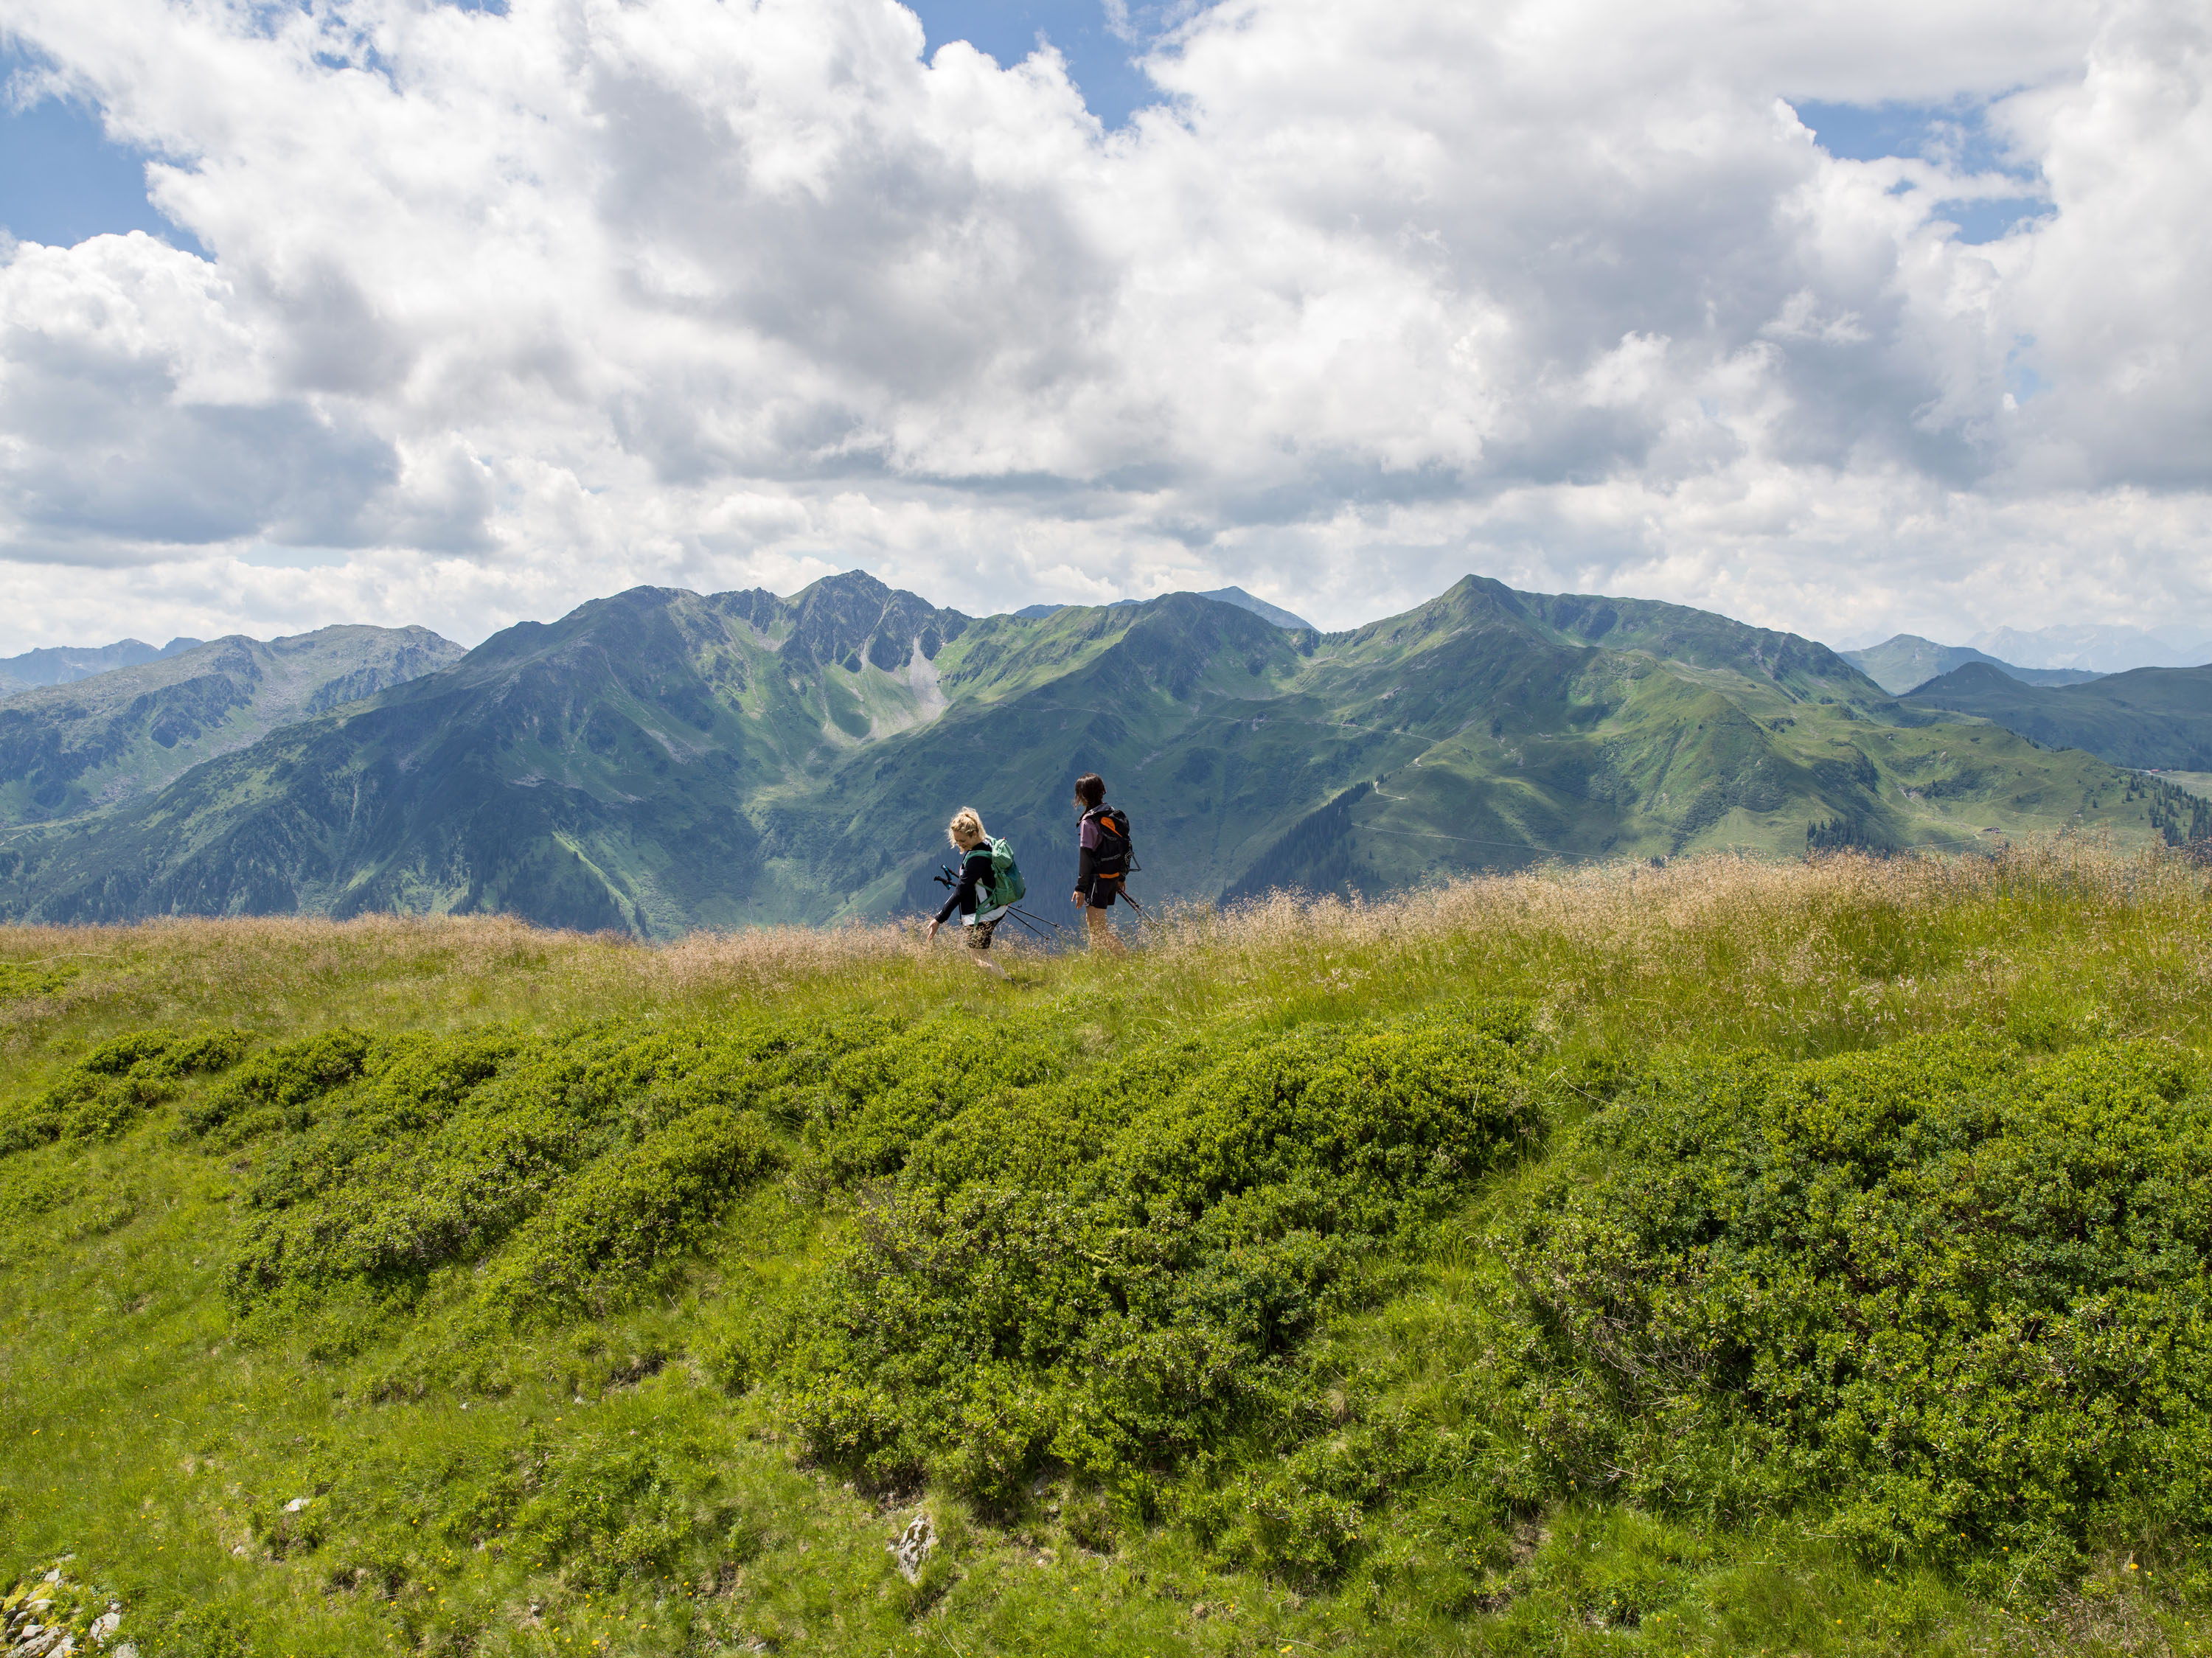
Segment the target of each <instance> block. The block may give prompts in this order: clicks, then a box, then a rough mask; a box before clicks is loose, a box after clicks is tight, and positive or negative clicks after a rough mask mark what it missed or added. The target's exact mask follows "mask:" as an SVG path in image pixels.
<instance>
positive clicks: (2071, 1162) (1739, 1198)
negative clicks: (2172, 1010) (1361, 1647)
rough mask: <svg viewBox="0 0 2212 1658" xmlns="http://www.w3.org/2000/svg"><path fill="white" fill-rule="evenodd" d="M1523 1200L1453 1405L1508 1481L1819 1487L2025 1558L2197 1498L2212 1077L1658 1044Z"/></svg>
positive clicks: (2201, 1487) (2208, 1423)
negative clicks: (1491, 1435) (1726, 1052)
mask: <svg viewBox="0 0 2212 1658" xmlns="http://www.w3.org/2000/svg"><path fill="white" fill-rule="evenodd" d="M1516 1195H1517V1196H1518V1197H1519V1198H1520V1199H1521V1200H1520V1201H1519V1202H1517V1203H1516V1205H1515V1206H1514V1208H1513V1212H1512V1215H1511V1218H1510V1219H1509V1220H1507V1221H1506V1222H1504V1224H1501V1225H1500V1226H1499V1227H1498V1229H1497V1230H1496V1232H1495V1235H1494V1237H1493V1240H1492V1242H1493V1243H1494V1246H1495V1248H1497V1250H1498V1253H1499V1256H1500V1258H1501V1259H1502V1260H1503V1261H1504V1266H1505V1271H1506V1275H1507V1280H1508V1282H1509V1283H1510V1286H1512V1287H1511V1288H1510V1290H1509V1291H1507V1294H1508V1296H1509V1297H1510V1299H1511V1302H1512V1303H1513V1307H1514V1319H1513V1321H1512V1323H1511V1327H1510V1329H1507V1330H1504V1331H1501V1332H1499V1333H1498V1334H1497V1339H1498V1351H1499V1354H1500V1362H1499V1363H1497V1364H1495V1365H1493V1366H1491V1367H1489V1368H1487V1369H1486V1370H1483V1371H1482V1372H1481V1373H1480V1375H1470V1376H1469V1377H1468V1388H1469V1392H1470V1398H1469V1400H1468V1406H1469V1408H1470V1411H1471V1413H1472V1414H1474V1416H1476V1417H1478V1418H1483V1419H1485V1420H1486V1421H1488V1422H1489V1423H1490V1424H1492V1428H1493V1430H1495V1431H1496V1434H1497V1436H1496V1438H1495V1439H1494V1441H1493V1442H1492V1447H1491V1451H1490V1453H1489V1454H1488V1460H1487V1461H1486V1463H1485V1467H1486V1470H1487V1471H1489V1472H1491V1473H1495V1474H1496V1475H1498V1477H1499V1479H1500V1481H1501V1483H1503V1484H1505V1485H1510V1486H1511V1487H1513V1488H1514V1490H1515V1491H1516V1495H1517V1496H1519V1497H1522V1498H1523V1499H1524V1500H1525V1499H1528V1498H1531V1497H1537V1496H1539V1495H1541V1494H1548V1493H1565V1492H1568V1491H1583V1492H1607V1493H1613V1494H1616V1495H1618V1496H1620V1497H1626V1498H1631V1499H1633V1500H1634V1501H1635V1502H1636V1503H1639V1504H1641V1505H1644V1506H1645V1507H1647V1508H1650V1509H1655V1510H1660V1511H1665V1510H1674V1511H1690V1512H1694V1513H1699V1514H1702V1515H1708V1516H1717V1517H1722V1518H1725V1519H1727V1520H1729V1521H1735V1522H1742V1521H1748V1520H1751V1519H1753V1518H1754V1517H1756V1516H1757V1515H1760V1514H1763V1513H1765V1514H1771V1513H1778V1512H1783V1511H1786V1510H1790V1509H1799V1508H1802V1507H1803V1506H1805V1505H1808V1504H1811V1505H1814V1507H1816V1508H1817V1509H1820V1511H1821V1512H1822V1513H1824V1514H1825V1515H1826V1519H1825V1521H1824V1522H1823V1523H1824V1525H1825V1526H1826V1528H1827V1529H1828V1531H1829V1533H1830V1534H1832V1535H1833V1536H1834V1537H1835V1538H1836V1539H1837V1540H1838V1541H1839V1542H1842V1543H1844V1544H1845V1545H1847V1546H1850V1547H1851V1548H1854V1549H1856V1550H1857V1551H1858V1552H1860V1553H1861V1554H1863V1555H1864V1556H1866V1557H1869V1558H1885V1559H1887V1558H1911V1559H1919V1560H1924V1561H1930V1562H1935V1563H1938V1564H1948V1565H1951V1566H1956V1567H1965V1568H1967V1569H1969V1570H1971V1571H1973V1572H1976V1573H1989V1574H1997V1573H2002V1574H2004V1575H2008V1576H2014V1577H2018V1576H2021V1575H2023V1574H2025V1575H2026V1576H2027V1577H2029V1578H2032V1579H2037V1580H2039V1581H2042V1582H2046V1583H2049V1582H2057V1581H2058V1580H2059V1578H2061V1577H2062V1576H2063V1575H2064V1574H2066V1573H2068V1572H2069V1571H2072V1570H2075V1569H2077V1567H2078V1565H2079V1563H2080V1561H2081V1553H2082V1551H2083V1550H2084V1549H2086V1548H2087V1547H2089V1546H2092V1545H2093V1544H2094V1543H2095V1542H2097V1541H2099V1540H2102V1539H2105V1538H2107V1537H2109V1536H2112V1535H2116V1534H2121V1533H2124V1534H2125V1535H2127V1536H2128V1537H2130V1539H2131V1540H2148V1539H2151V1538H2162V1539H2164V1540H2166V1544H2167V1546H2175V1547H2179V1546H2194V1544H2195V1542H2196V1541H2197V1540H2201V1539H2202V1538H2203V1536H2204V1535H2205V1534H2206V1528H2207V1527H2208V1524H2212V1521H2208V1519H2207V1515H2208V1508H2207V1499H2208V1497H2212V1319H2208V1315H2212V1098H2208V1097H2207V1096H2206V1095H2205V1093H2204V1091H2203V1078H2201V1077H2199V1076H2198V1075H2197V1073H2196V1072H2195V1071H2194V1069H2193V1067H2192V1066H2191V1064H2190V1063H2189V1062H2187V1061H2186V1060H2185V1058H2184V1057H2183V1056H2182V1055H2181V1054H2179V1051H2178V1050H2176V1049H2174V1048H2170V1047H2167V1046H2165V1045H2161V1044H2154V1043H2148V1042H2108V1043H2100V1044H2096V1045H2093V1046H2087V1047H2081V1048H2073V1049H2070V1050H2068V1051H2066V1052H2063V1053H2061V1054H2057V1055H2055V1056H2052V1057H2048V1058H2038V1057H2033V1056H2031V1055H2029V1054H2026V1053H2024V1052H2023V1051H2022V1050H2021V1048H2018V1047H2016V1046H2015V1045H2013V1044H2011V1043H2009V1042H2002V1041H1998V1040H1996V1039H1992V1038H1988V1037H1980V1036H1969V1035H1949V1036H1941V1037H1925V1038H1915V1039H1911V1040H1908V1041H1905V1042H1899V1043H1897V1044H1895V1045H1893V1046H1892V1047H1889V1048H1882V1049H1878V1050H1875V1051H1873V1052H1869V1053H1862V1054H1847V1055H1844V1056H1841V1057H1838V1058H1836V1059H1832V1060H1820V1061H1817V1062H1812V1063H1803V1064H1796V1065H1785V1064H1781V1063H1778V1062H1777V1061H1775V1060H1772V1059H1770V1058H1767V1057H1765V1056H1763V1055H1760V1054H1744V1055H1738V1056H1734V1057H1729V1058H1711V1057H1696V1058H1683V1059H1677V1060H1670V1061H1668V1062H1667V1063H1664V1064H1662V1065H1660V1066H1656V1067H1655V1068H1654V1069H1653V1070H1652V1071H1651V1072H1650V1074H1649V1075H1648V1076H1647V1077H1646V1078H1644V1080H1643V1082H1642V1083H1641V1084H1639V1085H1638V1086H1636V1087H1634V1088H1632V1090H1629V1091H1628V1092H1626V1093H1625V1094H1624V1095H1623V1096H1621V1097H1620V1099H1619V1100H1618V1101H1617V1102H1615V1103H1614V1104H1613V1106H1612V1107H1610V1108H1608V1109H1607V1110H1605V1111H1603V1112H1601V1113H1599V1114H1596V1115H1595V1116H1594V1117H1592V1118H1591V1119H1590V1120H1589V1121H1587V1122H1585V1123H1583V1125H1581V1126H1580V1127H1578V1128H1577V1129H1576V1130H1574V1131H1573V1132H1572V1133H1570V1134H1569V1135H1568V1136H1566V1137H1565V1139H1564V1141H1563V1143H1562V1144H1561V1145H1560V1146H1559V1149H1558V1151H1557V1152H1556V1153H1555V1155H1554V1156H1553V1158H1552V1159H1551V1160H1550V1161H1549V1162H1548V1163H1547V1165H1546V1166H1545V1167H1544V1168H1542V1169H1541V1170H1539V1171H1538V1172H1536V1173H1535V1174H1534V1175H1531V1176H1530V1177H1529V1178H1528V1181H1527V1184H1526V1187H1525V1189H1524V1190H1523V1191H1522V1192H1521V1193H1517V1194H1516ZM1509 1470H1510V1473H1509ZM1999 1562H2002V1565H1999V1564H1997V1563H1999Z"/></svg>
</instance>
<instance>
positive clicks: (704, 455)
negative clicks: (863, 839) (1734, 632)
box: [0, 0, 2212, 654]
mask: <svg viewBox="0 0 2212 1658" xmlns="http://www.w3.org/2000/svg"><path fill="white" fill-rule="evenodd" d="M0 78H4V82H5V88H6V99H5V100H4V106H0V225H4V226H5V227H6V233H5V234H4V236H0V654H5V653H11V652H13V651H17V650H21V649H26V648H29V647H34V646H41V645H54V644H74V643H93V642H100V641H106V640H110V639H114V638H117V637H120V636H123V635H134V636H137V637H140V638H143V639H147V640H149V641H155V642H159V641H162V640H165V639H167V637H169V636H171V635H176V634H186V635H194V636H198V637H212V636H215V635H219V634H222V633H228V632H245V633H251V634H255V635H262V636H267V635H271V634H276V633H284V632H294V631H299V630H301V629H308V628H313V627H317V626H321V625H325V624H326V623H335V622H374V623H388V624H398V623H422V624H425V625H427V626H429V627H433V628H435V629H438V630H439V631H440V632H441V633H444V634H446V635H448V636H450V637H453V638H454V639H457V640H459V641H463V642H465V643H474V642H476V641H479V640H481V639H483V637H485V636H486V635H488V634H489V633H491V632H492V631H494V630H495V629H498V628H501V627H503V626H506V625H507V624H509V623H513V622H515V621H517V620H522V619H529V618H537V619H544V618H549V617H551V616H558V615H560V614H562V613H563V612H565V611H566V610H568V609H570V608H572V607H573V606H574V605H575V604H579V603H580V602H582V601H584V600H586V599H588V598H594V597H597V596H599V595H602V594H605V593H609V592H617V591H620V590H621V589H623V588H625V587H629V586H635V585H638V584H641V583H647V584H653V585H658V586H681V587H690V588H696V589H700V590H703V591H714V590H720V589H725V588H731V587H744V586H766V587H769V588H772V589H774V590H775V591H777V592H793V591H795V590H796V589H797V588H799V587H800V586H804V585H805V583H806V582H808V581H810V580H814V579H817V578H818V577H820V576H822V575H823V574H829V573H831V572H833V571H836V570H842V569H848V568H855V567H859V568H866V569H869V570H872V571H873V572H874V573H875V574H878V575H879V576H881V577H883V578H884V580H888V581H890V582H892V583H894V584H895V585H896V586H904V587H908V588H911V589H913V590H914V591H915V592H920V593H921V594H923V595H925V596H926V597H927V598H931V599H932V600H933V601H935V602H937V603H940V604H952V605H955V606H957V607H958V608H960V609H963V610H969V611H970V612H977V613H981V612H987V611H991V610H1007V609H1012V608H1016V607H1018V606H1019V605H1022V604H1028V603H1031V602H1035V601H1038V600H1046V601H1063V602H1077V603H1084V602H1094V603H1095V602H1100V601H1103V600H1105V599H1110V598H1124V597H1137V598H1142V597H1146V596H1147V595H1150V594H1152V593H1158V592H1169V591H1173V590H1176V589H1179V588H1198V589H1205V588H1212V587H1218V586H1223V585H1225V584H1231V583H1233V584H1236V585H1238V586H1243V587H1245V588H1247V589H1248V590H1249V591H1250V592H1255V593H1256V594H1259V595H1260V596H1261V597H1263V598H1267V599H1270V600H1273V601H1274V602H1275V603H1278V604H1282V605H1285V607H1287V608H1289V609H1291V610H1296V611H1297V612H1299V613H1301V614H1302V615H1304V616H1309V617H1311V618H1312V619H1314V620H1315V621H1316V622H1318V623H1322V625H1324V626H1328V627H1344V626H1350V625H1353V624H1356V623H1362V622H1365V621H1369V620H1371V619H1373V618H1375V617H1377V616H1385V615H1389V614H1391V613H1394V612H1395V611H1399V610H1404V609H1407V608H1408V607H1410V606H1411V605H1413V604H1417V603H1419V601H1420V600H1421V599H1423V598H1427V597H1429V596H1431V595H1432V594H1434V593H1436V592H1440V591H1442V590H1443V588H1445V587H1447V586H1449V585H1450V584H1451V583H1452V582H1453V581H1455V580H1458V579H1459V578H1460V577H1461V576H1462V575H1464V574H1469V573H1476V574H1485V575H1490V576H1494V577H1497V578H1498V579H1499V580H1504V581H1506V582H1509V583H1510V584H1512V585H1514V586H1519V587H1523V588H1530V589H1536V590H1541V591H1574V592H1607V593H1617V594H1626V595H1632V596H1637V597H1644V598H1663V599H1668V600H1673V601H1675V602H1678V603H1682V604H1695V605H1700V606H1704V607H1706V608H1710V609H1714V610H1721V611H1723V612H1725V613H1727V614H1729V615H1732V616H1739V617H1741V618H1743V619H1745V620H1747V621H1752V622H1755V623H1762V624H1765V625H1770V626H1775V627H1782V628H1788V629H1794V630H1796V631H1798V632H1801V633H1805V634H1808V635H1812V636H1814V637H1816V638H1820V639H1825V640H1827V641H1831V642H1832V643H1837V644H1839V645H1850V644H1855V643H1860V642H1865V641H1870V640H1874V639H1879V638H1881V637H1885V636H1887V635H1888V634H1889V633H1892V632H1895V631H1900V630H1902V631H1909V632H1914V633H1919V634H1923V635H1928V636H1929V637H1932V638H1936V639H1939V640H1946V641H1963V640H1966V639H1967V638H1970V637H1977V636H1986V635H1990V633H1991V631H1992V630H1993V629H2006V628H2009V629H2021V630H2034V629H2049V628H2053V627H2062V626H2063V627H2068V628H2073V629H2081V628H2084V627H2106V628H2127V629H2148V630H2153V631H2157V632H2160V634H2161V635H2163V636H2167V637H2170V638H2172V639H2173V640H2174V641H2175V642H2177V643H2179V642H2181V641H2180V638H2179V636H2180V635H2190V634H2194V635H2196V636H2197V637H2198V638H2204V639H2212V304H2208V303H2207V296H2208V295H2209V294H2212V286H2208V278H2207V276H2206V274H2205V273H2206V272H2207V271H2208V270H2212V216H2207V215H2206V214H2205V213H2204V212H2203V203H2205V202H2206V201H2208V200H2212V14H2209V13H2207V12H2206V10H2205V9H2204V8H2203V6H2202V5H2201V4H2198V3H2194V0H2189V3H2184V0H2164V3H2148V4H2147V3H2111V4H2102V3H2074V0H2063V3H2062V0H2006V3H2003V4H2002V5H2000V4H1997V3H1994V0H1911V3H1905V0H1852V3H1850V4H1848V5H1844V4H1821V3H1802V0H1659V3H1654V0H1638V3H1634V4H1629V3H1615V0H1369V3H1365V4H1362V5H1358V6H1346V5H1345V4H1343V3H1341V0H1217V3H1206V0H1170V3H1164V4H1142V3H1138V0H1034V3H1020V0H1004V3H1000V0H923V3H921V5H920V7H919V9H908V8H907V7H903V6H901V5H899V4H897V3H894V0H504V3H503V4H501V3H497V0H476V3H469V4H454V3H447V0H282V3H278V0H0Z"/></svg>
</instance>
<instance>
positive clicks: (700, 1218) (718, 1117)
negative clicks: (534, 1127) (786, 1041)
mask: <svg viewBox="0 0 2212 1658" xmlns="http://www.w3.org/2000/svg"><path fill="white" fill-rule="evenodd" d="M784 1162H785V1156H784V1152H783V1149H782V1148H781V1146H780V1145H777V1144H776V1143H775V1140H774V1139H772V1138H771V1137H770V1135H769V1133H768V1131H767V1129H766V1128H765V1127H763V1125H762V1124H761V1122H760V1121H759V1119H757V1118H756V1117H753V1116H750V1115H745V1116H740V1115H738V1114H736V1113H734V1112H732V1111H731V1110H730V1109H729V1108H727V1107H726V1106H720V1105H710V1106H706V1107H703V1108H701V1109H699V1110H696V1111H694V1112H692V1113H691V1114H690V1115H688V1116H684V1117H679V1118H678V1119H677V1120H676V1121H674V1122H672V1123H671V1124H669V1125H668V1126H667V1127H665V1128H661V1129H659V1130H656V1131H655V1132H653V1133H651V1134H649V1135H647V1138H646V1139H644V1140H642V1141H641V1142H640V1143H639V1144H637V1145H626V1146H623V1147H620V1148H618V1149H617V1150H616V1151H610V1152H608V1153H607V1154H606V1155H605V1157H601V1158H600V1159H599V1161H598V1162H596V1163H592V1165H591V1166H590V1167H589V1168H587V1169H584V1170H583V1171H582V1172H581V1173H580V1174H579V1175H577V1176H576V1177H575V1178H574V1180H573V1181H569V1182H568V1184H567V1186H566V1187H563V1189H562V1192H561V1193H560V1195H559V1197H558V1198H557V1199H555V1200H554V1201H553V1202H552V1203H550V1204H549V1205H548V1206H546V1207H545V1208H544V1209H542V1210H540V1211H539V1212H538V1213H537V1215H535V1216H534V1217H533V1218H532V1219H531V1220H529V1221H528V1222H526V1224H524V1225H523V1226H522V1227H521V1228H520V1230H519V1231H518V1232H517V1234H516V1236H515V1237H514V1239H513V1242H512V1243H511V1244H510V1245H509V1247H508V1248H507V1250H506V1251H505V1252H504V1253H503V1254H502V1255H501V1258H500V1262H499V1266H498V1268H497V1270H496V1272H495V1274H494V1275H493V1276H492V1277H491V1278H489V1279H488V1280H487V1282H486V1284H485V1286H484V1290H483V1296H484V1298H485V1299H486V1300H487V1301H488V1302H490V1303H495V1304H502V1303H503V1304H505V1305H507V1306H508V1307H509V1308H510V1309H513V1310H515V1311H520V1310H523V1309H526V1308H532V1307H534V1308H537V1309H541V1310H543V1309H546V1308H548V1307H550V1308H553V1309H568V1308H571V1307H575V1306H586V1307H589V1308H591V1309H592V1310H594V1311H602V1312H603V1311H605V1310H606V1309H607V1308H608V1307H610V1306H611V1305H614V1304H618V1303H624V1302H629V1301H633V1300H635V1299H636V1298H637V1297H640V1296H641V1295H644V1294H646V1293H647V1292H648V1291H650V1290H651V1288H652V1286H653V1276H654V1271H655V1269H656V1268H658V1267H659V1266H662V1265H663V1264H664V1263H665V1261H666V1260H668V1259H669V1258H670V1257H671V1256H674V1255H678V1254H682V1253H683V1252H684V1251H685V1250H687V1249H690V1248H692V1247H693V1246H694V1245H696V1243H697V1242H699V1241H700V1239H701V1238H702V1236H703V1234H704V1233H705V1231H706V1230H707V1228H708V1226H709V1225H711V1224H713V1222H714V1220H715V1219H716V1218H718V1217H719V1216H720V1213H721V1211H722V1209H723V1207H724V1206H726V1204H727V1203H728V1202H729V1200H730V1199H732V1197H734V1196H736V1195H737V1194H738V1193H741V1192H743V1191H744V1189H745V1188H746V1187H750V1185H752V1184H753V1183H754V1182H755V1181H757V1180H759V1179H761V1178H762V1177H763V1175H768V1174H769V1173H772V1172H774V1171H775V1170H776V1169H781V1168H782V1167H783V1164H784Z"/></svg>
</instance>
